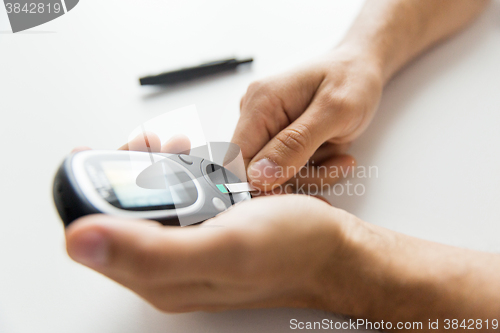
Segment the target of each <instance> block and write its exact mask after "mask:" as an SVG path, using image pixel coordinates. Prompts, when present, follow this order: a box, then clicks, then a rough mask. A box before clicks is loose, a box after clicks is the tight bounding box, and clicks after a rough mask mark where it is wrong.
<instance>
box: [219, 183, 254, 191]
mask: <svg viewBox="0 0 500 333" xmlns="http://www.w3.org/2000/svg"><path fill="white" fill-rule="evenodd" d="M216 186H217V188H218V189H219V191H221V192H222V193H240V192H250V191H255V188H253V187H252V185H250V183H247V182H245V183H233V184H218V185H216Z"/></svg>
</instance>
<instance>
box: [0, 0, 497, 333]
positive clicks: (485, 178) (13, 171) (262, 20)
mask: <svg viewBox="0 0 500 333" xmlns="http://www.w3.org/2000/svg"><path fill="white" fill-rule="evenodd" d="M361 5H362V1H352V0H349V1H347V0H346V1H314V2H312V1H307V2H306V1H252V2H236V1H210V2H204V1H176V2H174V1H165V0H163V1H160V0H145V1H140V2H138V1H131V0H107V1H98V0H82V1H81V2H80V3H79V4H78V5H77V7H75V8H74V9H73V10H72V11H71V12H69V13H68V14H66V15H64V16H63V17H61V18H59V19H56V20H54V21H52V22H49V23H47V24H45V25H42V26H39V27H36V28H34V29H32V30H29V31H27V32H24V33H19V34H11V33H10V32H9V30H10V26H9V23H8V20H7V16H6V14H5V11H4V9H3V7H2V8H1V9H0V49H1V53H0V111H1V125H2V126H1V130H0V152H1V153H2V158H1V164H0V165H1V166H0V167H1V172H0V186H1V198H0V199H1V200H0V204H1V214H2V215H1V219H0V332H1V333H4V332H6V333H14V332H16V333H17V332H51V333H58V332H73V333H80V332H82V333H83V332H117V333H118V332H119V333H129V332H235V331H237V332H287V331H290V329H289V320H290V319H292V318H296V319H298V320H300V321H314V320H321V319H323V318H332V319H335V318H336V317H335V316H333V315H332V314H328V313H324V312H322V311H313V310H291V309H275V310H252V311H233V312H226V313H220V314H206V313H193V314H184V315H165V314H162V313H159V312H158V311H156V310H154V309H153V308H151V307H150V306H149V305H148V304H146V303H145V302H143V301H142V300H141V299H139V298H138V297H136V296H135V295H134V294H132V293H131V292H129V291H128V290H126V289H124V288H122V287H120V286H119V285H117V284H115V283H114V282H112V281H110V280H108V279H106V278H104V277H102V276H100V275H99V274H97V273H95V272H93V271H91V270H89V269H87V268H84V267H82V266H80V265H78V264H76V263H73V262H72V261H71V260H70V259H69V258H68V257H67V255H66V253H65V250H64V233H63V228H62V224H61V222H60V220H59V218H58V216H57V214H56V212H55V209H54V207H53V204H52V198H51V184H52V177H53V175H54V173H55V171H56V168H57V167H58V164H59V163H60V162H61V161H62V159H63V158H64V156H65V155H66V154H67V153H68V152H69V151H70V150H71V149H72V148H73V147H74V146H77V145H88V146H91V147H93V148H97V149H114V148H116V147H117V146H119V145H121V144H123V143H124V142H125V141H126V140H127V138H128V134H129V133H130V132H131V131H132V130H133V129H134V128H135V127H136V126H137V125H138V124H140V123H141V122H143V121H146V120H147V119H150V118H153V117H155V116H158V115H160V114H162V113H164V112H166V111H170V110H174V109H176V108H179V107H182V106H186V105H190V104H196V106H197V108H198V111H199V113H200V116H201V118H202V123H203V126H204V129H205V136H206V138H207V139H209V140H229V139H230V138H231V135H232V131H233V130H234V126H235V124H236V121H237V119H238V112H239V111H238V108H239V99H240V97H241V96H242V95H243V94H244V92H245V90H246V87H247V86H248V84H249V83H250V82H252V81H253V80H256V79H258V78H261V77H265V76H268V75H271V74H273V73H277V72H280V71H283V70H286V69H288V68H293V67H294V66H296V65H298V64H300V63H302V62H305V61H307V60H308V59H311V58H314V57H315V56H317V55H320V54H322V53H324V52H326V51H327V50H328V49H330V48H331V47H333V46H334V45H335V44H336V43H337V42H338V41H339V40H340V39H341V38H342V36H343V34H344V33H345V31H346V30H347V29H348V27H349V25H350V24H351V22H352V20H353V19H354V17H355V16H356V14H357V13H358V11H359V9H360V8H361ZM231 55H236V56H240V57H245V56H253V57H255V62H254V64H253V66H252V68H251V70H242V71H239V72H238V73H237V74H234V75H233V74H229V75H221V76H219V77H218V78H215V79H206V80H203V81H200V82H197V83H191V84H184V85H180V86H178V87H175V88H170V89H163V90H162V89H155V88H151V87H140V86H139V85H138V83H137V79H138V77H139V76H141V75H144V74H150V73H157V72H159V71H163V70H166V69H172V68H176V67H179V66H182V65H191V64H196V63H198V62H201V61H204V60H213V59H217V58H223V57H227V56H231ZM499 59H500V3H499V2H498V1H496V2H493V3H492V5H491V6H490V8H489V10H488V11H487V12H486V13H485V14H484V15H483V16H482V17H481V18H480V19H479V20H478V21H476V22H475V23H474V24H473V25H472V26H471V27H470V28H469V29H467V30H466V31H464V32H462V33H460V34H459V35H458V36H456V37H454V38H453V39H451V40H449V41H447V42H446V43H444V44H443V45H441V46H439V47H437V48H434V49H433V50H431V51H430V52H428V53H427V54H425V55H423V56H422V57H420V58H419V59H418V60H417V61H415V62H414V63H412V64H410V65H409V66H408V67H407V68H406V69H405V70H404V71H403V72H402V73H400V74H399V75H398V76H397V77H396V78H395V79H394V80H392V81H391V82H390V84H389V85H388V86H387V88H386V90H385V93H384V96H383V100H382V103H381V106H380V109H379V112H378V114H377V116H376V118H375V120H374V121H373V123H372V125H371V127H370V128H369V129H368V131H367V132H366V133H365V134H364V135H363V136H362V137H361V138H360V139H359V140H358V141H357V142H356V144H355V145H354V146H353V149H352V153H353V154H354V155H355V156H356V157H357V159H358V162H359V164H360V165H365V166H377V167H378V170H379V176H378V178H372V179H366V180H363V184H365V186H366V194H365V195H364V196H362V197H355V196H352V197H348V196H343V197H332V198H331V201H332V203H333V204H335V205H336V206H338V207H341V208H344V209H346V210H348V211H350V212H352V213H354V214H357V215H358V216H360V217H361V218H363V219H365V220H367V221H369V222H372V223H375V224H378V225H381V226H384V227H387V228H390V229H393V230H397V231H400V232H403V233H406V234H410V235H414V236H416V237H421V238H426V239H430V240H434V241H439V242H443V243H447V244H453V245H458V246H465V247H469V248H475V249H480V250H487V251H496V252H498V251H499V250H500V242H499V241H498V239H499V232H500V224H499V219H500V205H499V204H498V200H499V198H500V172H499V171H500V156H499V154H498V151H499V149H498V148H499V147H500V131H499V130H498V128H499V126H500V82H499V81H500V60H499Z"/></svg>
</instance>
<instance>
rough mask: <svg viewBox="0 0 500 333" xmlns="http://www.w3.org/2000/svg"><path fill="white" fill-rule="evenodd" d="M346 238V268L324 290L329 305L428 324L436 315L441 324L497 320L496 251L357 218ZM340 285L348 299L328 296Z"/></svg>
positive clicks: (499, 282) (499, 258) (499, 260)
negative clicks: (401, 231)
mask: <svg viewBox="0 0 500 333" xmlns="http://www.w3.org/2000/svg"><path fill="white" fill-rule="evenodd" d="M348 239H349V241H348V242H346V245H345V248H346V249H347V250H345V253H348V254H349V255H348V256H346V257H345V261H344V269H343V271H344V274H343V275H341V276H340V277H339V276H338V273H337V277H336V278H335V282H334V283H333V284H332V283H329V285H330V286H332V285H333V286H334V287H331V288H330V289H329V290H330V294H329V295H328V293H325V295H328V296H327V297H326V298H325V304H327V305H326V307H327V308H328V307H329V308H330V309H331V310H333V311H340V312H344V313H349V314H350V315H353V316H355V317H359V318H365V319H371V320H379V321H380V320H384V321H391V322H393V323H396V322H406V321H408V322H422V323H424V325H428V322H429V319H430V320H436V319H438V320H439V323H440V325H439V328H440V329H444V324H445V323H444V320H445V319H449V320H453V319H457V320H458V321H459V323H460V322H462V320H464V319H465V320H466V321H468V320H469V319H474V320H476V319H482V320H486V319H489V322H490V323H491V321H492V320H493V319H496V320H497V321H500V255H497V254H490V253H483V252H478V251H472V250H466V249H461V248H456V247H451V246H446V245H442V244H437V243H433V242H428V241H424V240H420V239H416V238H413V237H409V236H406V235H403V234H399V233H396V232H392V231H390V230H387V229H384V228H380V227H377V226H373V225H370V224H367V223H365V222H362V221H359V220H358V221H357V222H355V223H353V224H352V226H350V227H349V232H348ZM331 273H332V274H334V273H333V271H332V272H331ZM339 282H340V283H342V286H341V288H339V285H338V284H339ZM340 290H345V291H348V294H346V295H343V297H345V298H346V299H347V298H350V299H349V301H345V302H343V303H342V304H339V303H337V302H336V301H332V300H334V297H335V296H334V295H333V294H332V293H331V292H332V291H333V292H335V293H339V291H340ZM331 306H333V307H334V308H335V307H337V308H335V309H334V308H331ZM339 307H340V308H339ZM468 324H469V323H468ZM424 328H426V327H425V326H424ZM491 328H492V327H491V326H490V329H491ZM484 329H486V327H483V330H484Z"/></svg>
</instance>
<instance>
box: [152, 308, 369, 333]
mask: <svg viewBox="0 0 500 333" xmlns="http://www.w3.org/2000/svg"><path fill="white" fill-rule="evenodd" d="M292 319H296V320H297V321H298V322H322V321H323V320H324V319H326V320H327V321H328V322H330V321H332V323H333V325H335V322H338V321H340V322H342V321H344V319H343V318H342V317H340V316H336V315H334V314H332V313H328V312H325V311H319V310H308V309H266V310H238V311H227V312H220V313H204V312H196V313H190V314H180V315H167V314H163V313H160V312H157V311H150V309H147V310H146V311H145V313H144V317H143V321H144V332H148V333H157V332H158V333H159V332H168V333H176V332H179V333H181V332H182V333H184V332H190V333H198V332H200V333H202V332H203V333H207V332H214V333H224V332H228V333H229V332H231V333H232V332H238V333H247V332H248V333H255V332H260V333H264V332H289V331H296V330H297V329H292V328H291V327H290V325H291V323H290V321H291V320H292ZM307 331H308V332H310V331H313V332H314V331H324V329H317V330H307ZM345 331H349V330H345ZM356 331H357V332H358V333H362V332H368V331H366V330H362V329H360V330H356Z"/></svg>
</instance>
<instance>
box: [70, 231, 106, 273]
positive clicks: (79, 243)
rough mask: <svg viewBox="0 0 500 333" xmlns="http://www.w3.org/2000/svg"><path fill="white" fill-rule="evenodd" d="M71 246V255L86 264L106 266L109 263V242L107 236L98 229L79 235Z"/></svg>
mask: <svg viewBox="0 0 500 333" xmlns="http://www.w3.org/2000/svg"><path fill="white" fill-rule="evenodd" d="M72 245H73V246H72V247H71V250H72V251H71V252H70V254H71V257H72V258H73V259H74V260H75V261H77V262H79V263H81V264H84V265H88V266H104V265H106V264H107V263H108V253H109V244H108V240H107V239H106V237H105V236H104V235H103V234H102V233H101V232H97V231H88V232H86V233H84V234H83V235H79V236H78V237H77V238H76V239H75V240H74V242H73V244H72Z"/></svg>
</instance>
